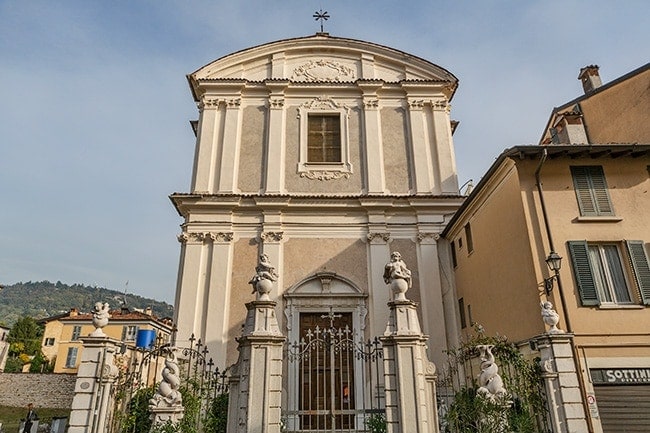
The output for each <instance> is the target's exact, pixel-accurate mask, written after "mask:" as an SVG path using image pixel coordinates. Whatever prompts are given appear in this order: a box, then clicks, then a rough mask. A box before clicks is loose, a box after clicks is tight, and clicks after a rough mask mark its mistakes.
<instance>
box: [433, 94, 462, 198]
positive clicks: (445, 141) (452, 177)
mask: <svg viewBox="0 0 650 433" xmlns="http://www.w3.org/2000/svg"><path fill="white" fill-rule="evenodd" d="M431 108H432V116H433V131H432V135H433V144H434V148H435V152H436V158H435V160H436V161H437V162H438V164H437V167H435V170H434V171H435V172H436V173H437V175H438V177H439V180H438V182H437V189H436V194H458V175H457V174H456V156H455V154H454V145H453V138H452V135H451V124H450V119H449V104H448V103H447V100H446V99H439V100H434V101H431Z"/></svg>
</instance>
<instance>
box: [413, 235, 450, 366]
mask: <svg viewBox="0 0 650 433" xmlns="http://www.w3.org/2000/svg"><path fill="white" fill-rule="evenodd" d="M439 238H440V236H439V235H438V233H431V232H420V233H419V234H418V237H417V240H418V243H417V256H418V269H419V280H420V287H421V288H422V290H420V302H421V303H422V305H426V306H427V308H423V309H422V321H423V328H424V333H425V334H427V335H428V336H429V342H430V344H429V345H428V346H429V355H430V357H431V359H432V360H433V362H434V364H436V365H443V363H444V361H445V360H446V356H445V354H444V351H445V350H446V349H447V335H446V332H445V331H446V329H447V327H446V326H445V322H444V320H445V311H444V304H443V299H442V289H441V284H440V266H439V263H438V243H437V241H438V239H439Z"/></svg>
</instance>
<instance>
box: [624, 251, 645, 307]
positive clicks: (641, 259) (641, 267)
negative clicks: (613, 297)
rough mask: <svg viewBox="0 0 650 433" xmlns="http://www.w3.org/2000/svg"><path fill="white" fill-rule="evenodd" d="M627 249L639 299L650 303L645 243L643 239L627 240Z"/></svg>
mask: <svg viewBox="0 0 650 433" xmlns="http://www.w3.org/2000/svg"><path fill="white" fill-rule="evenodd" d="M627 250H628V254H629V255H630V263H631V266H632V270H633V271H634V278H635V280H636V284H637V288H638V289H639V293H640V294H641V300H642V301H643V303H644V304H645V305H650V264H648V263H649V260H648V254H647V252H646V249H645V245H644V243H643V241H627Z"/></svg>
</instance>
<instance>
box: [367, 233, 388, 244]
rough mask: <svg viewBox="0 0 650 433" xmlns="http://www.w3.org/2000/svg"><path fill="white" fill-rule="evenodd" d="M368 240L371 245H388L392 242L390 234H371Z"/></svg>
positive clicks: (368, 235)
mask: <svg viewBox="0 0 650 433" xmlns="http://www.w3.org/2000/svg"><path fill="white" fill-rule="evenodd" d="M366 239H368V242H370V243H371V244H386V243H388V241H390V233H388V232H383V233H380V232H371V233H368V234H367V235H366Z"/></svg>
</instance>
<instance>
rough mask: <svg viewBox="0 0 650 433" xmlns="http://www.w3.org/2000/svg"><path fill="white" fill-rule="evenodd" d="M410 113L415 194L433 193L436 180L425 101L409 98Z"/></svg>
mask: <svg viewBox="0 0 650 433" xmlns="http://www.w3.org/2000/svg"><path fill="white" fill-rule="evenodd" d="M407 101H408V113H409V127H410V136H411V147H412V157H413V160H412V164H413V170H414V175H415V185H414V186H415V193H416V194H427V193H431V192H432V191H433V187H434V180H433V171H434V170H432V167H431V149H430V148H429V134H428V132H427V123H426V116H425V113H424V106H425V101H424V100H423V99H416V98H412V97H409V98H407Z"/></svg>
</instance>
